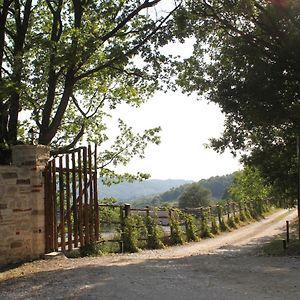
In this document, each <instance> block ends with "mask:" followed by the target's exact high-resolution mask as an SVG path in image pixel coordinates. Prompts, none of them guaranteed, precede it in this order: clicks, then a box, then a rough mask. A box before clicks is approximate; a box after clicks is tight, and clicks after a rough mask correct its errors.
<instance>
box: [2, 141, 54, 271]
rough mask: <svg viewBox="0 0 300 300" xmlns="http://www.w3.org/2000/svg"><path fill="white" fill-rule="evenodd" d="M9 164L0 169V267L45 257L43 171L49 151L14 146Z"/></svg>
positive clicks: (35, 146) (41, 148)
mask: <svg viewBox="0 0 300 300" xmlns="http://www.w3.org/2000/svg"><path fill="white" fill-rule="evenodd" d="M12 152H13V153H12V155H13V164H12V165H10V166H9V165H7V166H4V165H1V166H0V266H1V265H5V264H8V263H14V262H19V261H25V260H31V259H35V258H38V257H40V256H41V255H43V254H44V253H45V210H44V178H43V174H42V172H43V170H44V168H45V166H46V164H47V161H48V160H49V157H50V148H49V147H47V146H43V145H17V146H14V147H13V149H12Z"/></svg>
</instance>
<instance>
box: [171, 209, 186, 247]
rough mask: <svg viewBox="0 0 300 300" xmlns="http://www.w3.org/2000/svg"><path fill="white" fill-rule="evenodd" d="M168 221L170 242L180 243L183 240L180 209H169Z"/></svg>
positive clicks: (173, 243)
mask: <svg viewBox="0 0 300 300" xmlns="http://www.w3.org/2000/svg"><path fill="white" fill-rule="evenodd" d="M169 222H170V229H171V244H172V245H178V244H180V245H182V244H183V242H184V239H183V237H184V232H183V231H182V229H181V227H180V211H179V210H178V209H172V210H169Z"/></svg>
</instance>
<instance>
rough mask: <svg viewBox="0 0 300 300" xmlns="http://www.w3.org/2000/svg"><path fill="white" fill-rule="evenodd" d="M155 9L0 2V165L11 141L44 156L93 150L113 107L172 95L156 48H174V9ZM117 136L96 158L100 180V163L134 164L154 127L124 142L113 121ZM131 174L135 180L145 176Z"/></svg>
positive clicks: (153, 139)
mask: <svg viewBox="0 0 300 300" xmlns="http://www.w3.org/2000/svg"><path fill="white" fill-rule="evenodd" d="M165 3H166V1H165V0H153V1H148V0H147V1H146V0H144V1H133V0H130V1H123V0H117V1H112V0H108V1H95V0H88V1H87V0H80V1H75V0H72V1H63V0H57V1H50V0H41V1H32V0H24V1H23V0H22V1H20V0H16V1H12V0H3V1H1V5H0V17H1V27H0V111H1V113H0V150H3V151H1V155H0V156H2V158H3V160H4V159H5V158H6V156H7V155H8V152H7V150H9V148H10V147H11V145H14V144H16V143H20V142H21V143H32V142H37V143H39V144H43V145H50V144H51V146H52V147H53V151H54V152H60V151H63V150H65V149H70V148H72V147H74V146H75V145H76V144H78V143H80V142H81V141H82V140H83V139H84V140H87V141H88V142H94V143H96V144H103V143H104V142H105V141H107V139H108V137H107V135H106V129H107V128H106V127H107V125H106V124H107V117H109V114H108V112H111V111H113V109H115V108H116V107H117V106H118V105H119V104H120V103H127V104H128V105H131V106H135V107H137V106H140V105H141V104H142V103H143V102H145V100H146V99H147V98H149V97H150V96H151V95H152V94H153V93H154V92H155V91H156V90H159V89H164V88H166V86H168V87H169V88H172V82H171V80H170V75H171V73H172V68H170V65H171V64H172V61H173V60H174V59H175V58H172V57H171V56H170V55H164V54H162V52H161V51H160V48H161V47H163V46H164V45H166V44H167V43H168V42H169V41H170V40H172V41H173V39H174V36H173V35H172V33H171V31H170V28H171V27H172V26H173V25H174V22H175V21H174V18H173V13H174V12H175V11H176V10H177V9H178V8H179V7H180V5H181V2H180V1H178V2H177V1H174V3H172V4H171V5H170V6H169V10H168V9H166V8H165V7H164V9H162V5H163V4H165ZM24 113H26V117H25V118H24V116H23V117H22V114H24ZM29 129H30V131H29ZM32 130H33V134H34V137H33V138H32V137H31V134H30V132H31V131H32ZM119 130H120V136H118V137H117V138H116V141H115V143H114V144H113V145H112V146H111V147H110V148H108V149H109V150H104V151H103V153H102V155H100V160H101V164H102V167H103V170H104V171H105V172H104V173H105V175H107V176H108V177H110V178H111V177H114V175H116V174H112V173H111V172H109V171H108V170H107V169H106V168H105V167H106V166H107V164H108V163H110V162H113V163H114V162H115V163H122V164H126V163H127V162H128V160H129V159H130V158H131V157H132V156H134V155H138V156H143V155H144V149H145V145H146V144H147V143H155V144H157V143H158V142H159V139H158V135H157V133H158V131H159V130H160V129H159V128H153V129H149V130H145V131H144V133H142V134H134V133H133V131H132V129H131V128H130V127H128V126H127V125H125V124H124V123H123V122H122V121H121V120H120V121H119ZM140 175H141V174H138V175H137V176H136V177H137V178H138V179H139V178H144V177H145V175H142V176H140ZM125 177H126V179H127V178H129V179H130V178H131V177H130V176H129V175H128V174H127V175H125ZM117 178H118V176H117ZM118 179H120V178H118Z"/></svg>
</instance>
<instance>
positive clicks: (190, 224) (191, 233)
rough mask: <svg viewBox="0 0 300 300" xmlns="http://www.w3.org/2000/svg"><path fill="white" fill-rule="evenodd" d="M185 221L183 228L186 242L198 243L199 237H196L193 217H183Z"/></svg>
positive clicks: (187, 215)
mask: <svg viewBox="0 0 300 300" xmlns="http://www.w3.org/2000/svg"><path fill="white" fill-rule="evenodd" d="M183 217H184V220H185V228H186V239H187V241H188V242H191V241H198V240H199V237H198V236H197V226H196V220H195V217H193V216H192V215H190V214H184V215H183Z"/></svg>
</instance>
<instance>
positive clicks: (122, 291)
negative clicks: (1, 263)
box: [0, 247, 300, 300]
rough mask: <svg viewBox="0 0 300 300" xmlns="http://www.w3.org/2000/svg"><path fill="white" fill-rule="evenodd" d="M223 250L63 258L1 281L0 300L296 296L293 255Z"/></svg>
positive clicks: (299, 267) (297, 272) (298, 273)
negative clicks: (137, 256)
mask: <svg viewBox="0 0 300 300" xmlns="http://www.w3.org/2000/svg"><path fill="white" fill-rule="evenodd" d="M223 249H225V250H228V253H230V251H232V252H233V251H238V249H234V248H231V249H230V248H227V249H226V247H225V248H223ZM229 250H230V251H229ZM224 253H225V251H224V252H223V253H221V252H220V253H215V254H212V255H193V256H189V257H184V258H178V259H146V260H140V259H131V258H130V257H129V256H124V257H122V256H121V257H119V258H118V259H116V260H115V261H113V260H112V261H111V262H110V263H107V262H106V263H105V264H104V263H103V261H102V258H101V257H100V258H96V259H93V260H92V263H91V262H89V261H88V260H83V261H82V265H78V261H77V266H74V265H73V264H72V262H73V261H72V260H68V261H65V262H64V263H63V267H60V268H58V269H57V270H53V271H41V272H39V273H35V274H28V275H25V276H23V277H19V278H15V279H10V280H7V281H4V282H1V283H0V299H1V300H2V299H3V300H9V299H14V300H25V299H130V300H137V299H142V300H148V299H149V300H150V299H151V300H153V299H164V300H168V299H172V300H177V299H178V300H179V299H180V300H181V299H188V300H194V299H195V300H196V299H197V300H199V299H200V300H201V299H218V300H219V299H241V300H243V299H247V300H249V299H275V300H276V299H278V300H279V299H280V300H282V299H289V300H294V299H295V300H296V299H297V300H298V299H300V289H299V280H300V260H299V259H296V258H293V257H263V256H254V255H251V256H244V255H231V254H230V255H227V254H224ZM58 265H59V261H58Z"/></svg>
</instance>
